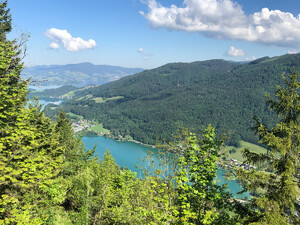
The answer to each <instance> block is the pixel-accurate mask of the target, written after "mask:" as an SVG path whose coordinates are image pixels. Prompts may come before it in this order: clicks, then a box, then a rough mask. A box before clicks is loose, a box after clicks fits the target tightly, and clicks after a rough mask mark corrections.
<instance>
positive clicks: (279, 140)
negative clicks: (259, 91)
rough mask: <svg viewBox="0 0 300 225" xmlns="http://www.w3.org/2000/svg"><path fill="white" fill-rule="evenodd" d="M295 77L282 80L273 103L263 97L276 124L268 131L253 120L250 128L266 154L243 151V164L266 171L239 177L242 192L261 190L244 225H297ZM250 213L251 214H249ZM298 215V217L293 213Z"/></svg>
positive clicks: (299, 109) (299, 156)
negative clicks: (243, 188) (274, 113)
mask: <svg viewBox="0 0 300 225" xmlns="http://www.w3.org/2000/svg"><path fill="white" fill-rule="evenodd" d="M299 76H300V74H299V73H296V72H295V71H292V72H291V74H289V75H288V76H287V77H285V76H283V79H284V82H285V87H283V88H282V87H280V86H278V87H277V91H276V99H272V98H271V97H270V95H267V98H268V100H267V103H268V104H269V106H270V109H271V110H274V111H275V112H276V114H277V116H278V117H279V119H280V122H279V123H278V124H277V125H276V126H274V127H273V128H271V129H268V128H267V127H266V126H265V125H264V124H262V123H261V122H260V121H259V119H258V118H256V117H255V121H256V126H255V127H254V128H253V129H254V130H255V131H256V133H257V134H258V135H259V138H260V142H261V143H262V144H264V145H265V146H267V148H268V152H267V153H265V154H256V153H253V152H250V151H249V150H247V149H245V150H244V156H245V157H246V158H247V161H246V162H247V163H252V164H256V165H262V164H266V165H267V166H268V169H267V170H266V171H254V170H253V171H244V170H240V171H239V175H240V178H241V180H242V183H243V185H244V187H245V189H246V190H249V191H252V192H254V191H255V190H257V189H258V188H261V189H262V190H263V191H262V194H260V195H259V196H257V197H253V199H252V201H251V204H250V209H251V210H250V214H248V216H247V217H246V220H245V221H246V222H247V223H251V224H274V225H275V224H290V223H292V224H299V223H300V220H299V216H297V214H298V213H299V209H300V208H299V194H300V193H299V187H300V181H299V178H300V176H299V175H300V174H299V171H300V165H299V160H300V123H299V122H300V117H299V116H300V96H299V87H300V82H299ZM253 209H254V211H253ZM297 211H298V213H297Z"/></svg>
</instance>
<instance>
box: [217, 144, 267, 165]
mask: <svg viewBox="0 0 300 225" xmlns="http://www.w3.org/2000/svg"><path fill="white" fill-rule="evenodd" d="M240 144H241V147H239V148H235V147H233V146H225V148H224V149H223V150H222V153H227V158H228V159H236V160H238V161H240V162H243V161H244V160H246V159H245V158H244V157H243V155H242V151H243V150H244V149H245V148H247V149H249V150H250V151H252V152H255V153H258V154H259V153H266V152H267V149H265V148H263V147H261V146H258V145H255V144H252V143H249V142H246V141H241V142H240ZM232 149H234V150H236V152H235V153H232V154H229V150H232Z"/></svg>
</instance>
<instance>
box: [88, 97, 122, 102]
mask: <svg viewBox="0 0 300 225" xmlns="http://www.w3.org/2000/svg"><path fill="white" fill-rule="evenodd" d="M122 98H124V96H114V97H111V98H106V99H104V98H102V97H96V98H93V100H94V101H95V102H96V103H104V102H107V101H113V100H117V99H122Z"/></svg>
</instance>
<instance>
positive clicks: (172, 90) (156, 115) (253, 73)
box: [46, 54, 300, 144]
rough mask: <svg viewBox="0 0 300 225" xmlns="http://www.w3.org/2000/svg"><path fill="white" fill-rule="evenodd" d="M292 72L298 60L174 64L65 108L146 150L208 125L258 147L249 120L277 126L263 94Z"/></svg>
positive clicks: (88, 93)
mask: <svg viewBox="0 0 300 225" xmlns="http://www.w3.org/2000/svg"><path fill="white" fill-rule="evenodd" d="M293 67H295V68H296V69H299V68H300V54H294V55H283V56H280V57H274V58H268V57H265V58H261V59H257V60H255V61H251V62H247V63H235V62H228V61H224V60H209V61H203V62H194V63H171V64H167V65H164V66H162V67H159V68H157V69H152V70H148V71H144V72H141V73H139V74H136V75H132V76H128V77H125V78H123V79H121V80H118V81H115V82H111V83H108V84H104V85H101V86H98V87H95V88H90V89H87V90H84V91H82V92H77V93H76V96H74V97H73V99H72V100H70V101H66V102H64V103H63V104H62V106H61V108H62V109H64V110H65V111H66V112H72V113H75V114H78V115H82V116H84V117H85V118H86V119H88V120H98V121H99V122H100V123H103V126H104V127H105V128H107V129H109V130H111V132H112V133H113V134H115V135H119V134H121V135H124V134H127V135H128V134H130V135H131V136H132V137H133V138H134V139H135V140H138V141H141V142H143V143H146V144H155V143H156V141H157V139H159V140H162V139H167V140H170V137H172V135H173V134H174V131H175V130H176V128H177V127H188V128H193V129H195V132H199V131H200V130H201V128H203V126H204V127H205V126H207V125H208V124H212V125H213V126H214V127H216V128H217V134H218V135H220V134H223V133H228V131H230V133H231V135H232V136H233V137H234V138H237V137H238V138H242V139H243V140H245V141H248V142H252V143H258V138H257V137H255V136H254V133H253V132H252V131H251V130H250V129H249V128H250V127H252V126H253V123H252V120H251V118H252V117H253V115H257V116H259V117H260V118H262V120H263V122H264V123H265V124H267V125H269V126H271V125H274V124H276V122H278V121H277V119H276V117H275V115H274V114H273V113H272V112H270V111H268V108H267V107H266V105H265V100H266V98H265V94H266V93H273V92H274V90H275V88H276V85H278V84H283V82H282V79H281V75H282V74H283V73H285V74H288V73H290V71H291V70H292V69H293ZM114 97H116V98H115V100H113V101H112V100H109V101H100V102H99V101H97V99H100V98H102V99H113V98H114ZM53 107H54V106H53ZM53 107H51V108H52V109H53ZM46 112H47V114H48V115H49V116H51V115H52V116H54V115H55V113H57V111H53V112H51V110H49V109H48V110H47V111H46Z"/></svg>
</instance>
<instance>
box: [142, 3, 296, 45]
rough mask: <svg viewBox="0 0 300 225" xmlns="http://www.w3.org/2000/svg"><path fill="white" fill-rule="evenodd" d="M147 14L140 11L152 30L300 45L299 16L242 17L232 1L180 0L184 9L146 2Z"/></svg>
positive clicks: (274, 12) (268, 13)
mask: <svg viewBox="0 0 300 225" xmlns="http://www.w3.org/2000/svg"><path fill="white" fill-rule="evenodd" d="M147 4H148V9H149V11H148V13H145V12H142V11H141V12H140V14H141V15H143V16H144V17H145V18H146V19H147V20H148V21H149V22H150V24H151V26H152V27H154V28H162V27H164V28H167V29H169V30H183V31H188V32H201V33H203V34H204V35H206V36H208V37H214V38H217V39H222V38H225V39H233V40H243V41H250V42H259V43H264V44H271V45H276V46H283V47H297V46H299V44H300V14H299V15H297V17H294V16H293V14H292V13H289V12H282V11H280V10H269V9H268V8H263V9H261V11H260V12H256V13H254V14H251V15H246V14H245V12H244V11H243V10H242V7H241V6H240V5H239V4H238V3H235V2H233V1H232V0H184V2H183V4H184V7H177V6H175V5H171V6H170V7H164V6H162V5H161V4H160V3H158V2H157V1H156V0H148V2H147Z"/></svg>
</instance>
